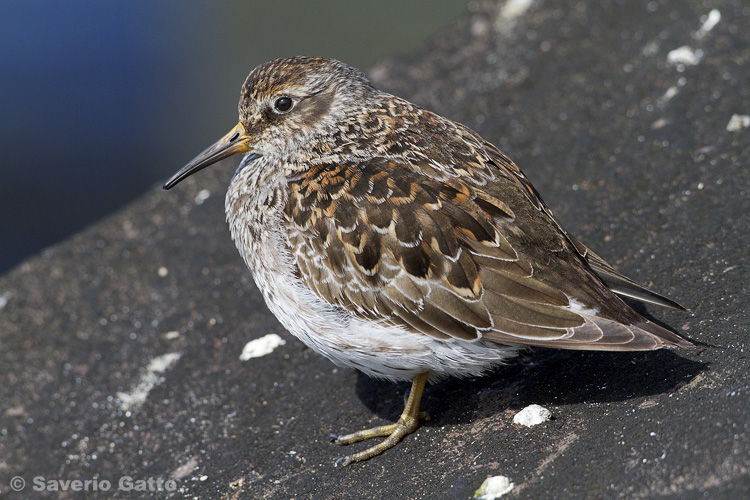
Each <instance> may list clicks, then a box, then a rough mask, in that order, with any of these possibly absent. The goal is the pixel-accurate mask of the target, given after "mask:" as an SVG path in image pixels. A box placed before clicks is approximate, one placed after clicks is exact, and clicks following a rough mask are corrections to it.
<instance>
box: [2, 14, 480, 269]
mask: <svg viewBox="0 0 750 500" xmlns="http://www.w3.org/2000/svg"><path fill="white" fill-rule="evenodd" d="M466 6H467V2H465V1H435V0H412V1H410V2H403V1H396V0H385V1H378V2H353V1H343V0H341V1H330V0H320V1H317V2H309V1H303V0H296V1H291V0H290V1H276V2H261V1H248V2H199V1H194V0H187V1H176V0H173V1H144V0H131V1H128V2H114V1H70V2H60V1H53V0H46V1H33V0H26V1H16V0H3V1H2V2H0V131H1V133H0V214H1V215H0V274H2V273H3V272H5V271H7V270H8V269H10V268H11V267H12V266H14V265H16V264H17V263H19V262H20V261H21V260H22V259H23V258H25V257H27V256H29V255H32V254H34V253H36V252H38V251H39V250H40V249H42V248H43V247H45V246H48V245H50V244H52V243H54V242H56V241H59V240H60V239H62V238H64V237H65V236H67V235H70V234H72V233H74V232H77V231H79V230H80V229H82V228H83V227H85V226H86V225H88V224H90V223H92V222H94V221H96V220H98V219H100V218H102V217H103V216H105V215H107V214H108V213H110V212H112V211H114V210H116V209H117V208H118V207H120V206H122V205H123V204H126V203H127V202H129V201H130V200H132V199H133V198H134V197H136V196H138V195H139V194H141V193H143V192H145V191H146V190H148V189H149V188H151V187H152V186H153V185H155V184H156V183H160V182H162V181H163V180H165V179H166V178H167V177H169V176H170V175H171V174H172V173H174V172H175V171H176V170H177V169H178V168H179V167H181V166H182V165H183V164H184V163H185V162H187V161H188V160H190V159H191V158H192V157H193V156H194V155H195V154H197V153H198V152H200V151H201V150H202V149H203V148H204V147H205V146H207V145H209V144H210V143H212V142H213V141H214V140H216V139H217V138H218V137H220V136H221V135H223V134H224V133H226V131H227V130H228V129H229V128H230V127H232V126H233V125H234V124H235V122H236V120H237V100H238V98H239V89H240V86H241V85H242V83H243V82H244V79H245V77H246V76H247V74H248V73H249V72H250V70H251V69H252V68H254V67H255V66H256V65H258V64H260V63H262V62H265V61H267V60H269V59H272V58H274V57H278V56H287V55H297V54H305V55H320V56H327V57H335V58H337V59H341V60H343V61H345V62H347V63H349V64H351V65H353V66H357V67H359V68H360V69H363V70H366V69H367V68H368V67H369V66H370V65H372V64H374V63H375V62H377V61H378V60H380V59H382V58H383V57H385V56H387V55H390V54H394V53H400V52H408V51H410V50H412V49H414V48H415V47H417V46H418V45H419V44H420V43H422V42H423V41H424V40H425V39H426V38H427V37H429V36H430V35H431V34H432V33H434V32H435V31H436V30H438V29H439V28H440V27H441V26H444V25H445V24H448V23H449V22H450V21H451V20H453V19H455V18H457V17H458V16H459V15H460V14H461V13H462V12H463V11H464V10H465V9H466Z"/></svg>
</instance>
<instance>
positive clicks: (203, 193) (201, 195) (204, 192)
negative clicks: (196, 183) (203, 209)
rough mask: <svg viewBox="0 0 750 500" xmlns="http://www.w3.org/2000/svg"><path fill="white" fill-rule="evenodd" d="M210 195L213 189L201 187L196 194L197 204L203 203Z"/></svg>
mask: <svg viewBox="0 0 750 500" xmlns="http://www.w3.org/2000/svg"><path fill="white" fill-rule="evenodd" d="M209 196H211V191H209V190H208V189H201V190H200V191H198V194H197V195H195V204H196V205H202V204H203V202H204V201H206V200H207V199H208V198H209Z"/></svg>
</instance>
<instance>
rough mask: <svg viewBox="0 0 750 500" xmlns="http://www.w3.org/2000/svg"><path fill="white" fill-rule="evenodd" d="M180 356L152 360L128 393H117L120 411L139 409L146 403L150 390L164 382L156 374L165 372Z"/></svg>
mask: <svg viewBox="0 0 750 500" xmlns="http://www.w3.org/2000/svg"><path fill="white" fill-rule="evenodd" d="M180 356H182V354H180V353H179V352H170V353H167V354H163V355H161V356H158V357H156V358H154V359H152V360H151V361H150V362H149V363H148V366H147V367H146V371H145V373H143V375H141V378H140V380H138V383H137V384H136V385H135V387H133V388H132V389H131V390H130V391H129V392H118V393H117V394H116V396H117V399H118V400H119V402H120V409H121V410H123V411H128V410H137V409H138V408H140V407H141V405H143V403H145V402H146V398H147V397H148V394H149V393H150V392H151V390H152V389H153V388H154V387H156V386H157V385H158V384H161V383H162V382H164V377H160V376H159V375H158V374H159V373H163V372H165V371H167V369H168V368H169V367H170V366H172V365H173V364H175V363H176V362H177V360H178V359H180Z"/></svg>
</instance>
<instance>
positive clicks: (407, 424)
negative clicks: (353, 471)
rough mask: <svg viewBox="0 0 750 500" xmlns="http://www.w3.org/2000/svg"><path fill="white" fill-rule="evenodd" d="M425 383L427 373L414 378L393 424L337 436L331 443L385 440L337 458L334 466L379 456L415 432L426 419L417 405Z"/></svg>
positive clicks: (342, 443)
mask: <svg viewBox="0 0 750 500" xmlns="http://www.w3.org/2000/svg"><path fill="white" fill-rule="evenodd" d="M426 383H427V372H425V373H420V374H419V375H417V376H416V377H414V380H413V381H412V383H411V390H410V391H409V399H407V400H406V406H405V407H404V412H403V413H402V414H401V417H400V418H399V419H398V422H396V423H395V424H390V425H381V426H380V427H373V428H371V429H364V430H361V431H359V432H354V433H352V434H346V435H343V436H337V437H336V438H335V439H334V441H333V442H334V443H336V444H338V445H344V444H352V443H357V442H359V441H364V440H365V439H370V438H374V437H386V439H385V440H384V441H383V442H381V443H378V444H376V445H375V446H372V447H371V448H367V449H366V450H365V451H360V452H359V453H354V454H352V455H347V456H345V457H341V458H339V459H338V460H336V465H339V464H340V465H343V466H347V465H349V464H352V463H354V462H361V461H362V460H367V459H368V458H372V457H374V456H375V455H380V454H381V453H383V452H384V451H385V450H387V449H389V448H393V447H394V446H395V445H396V443H398V442H399V441H401V438H403V437H404V436H406V435H407V434H410V433H412V432H414V431H415V430H417V427H419V419H421V418H427V415H426V414H424V413H422V412H420V411H419V404H420V402H421V401H422V392H424V386H425V384H426Z"/></svg>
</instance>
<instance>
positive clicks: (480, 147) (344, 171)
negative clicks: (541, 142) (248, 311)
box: [164, 56, 693, 465]
mask: <svg viewBox="0 0 750 500" xmlns="http://www.w3.org/2000/svg"><path fill="white" fill-rule="evenodd" d="M238 109H239V123H238V124H237V125H236V126H235V127H234V128H233V129H232V130H231V131H230V132H229V133H228V134H226V135H225V136H224V137H222V138H221V139H219V140H218V141H217V142H216V143H214V144H213V145H212V146H210V147H209V148H207V149H206V150H205V151H203V152H202V153H200V154H199V155H198V156H197V157H196V158H195V159H193V160H192V161H190V162H189V163H188V164H186V165H185V166H184V167H183V168H181V169H180V170H179V171H178V172H177V173H175V174H174V176H172V177H171V178H170V179H169V180H168V181H167V182H166V183H165V184H164V189H170V188H172V187H174V186H175V185H176V184H177V183H179V182H180V181H182V180H183V179H185V178H186V177H188V176H190V175H192V174H194V173H196V172H198V171H199V170H201V169H203V168H205V167H207V166H209V165H211V164H214V163H216V162H218V161H220V160H222V159H224V158H227V157H229V156H232V155H235V154H244V158H243V159H242V161H241V162H240V164H239V167H238V168H237V170H236V172H235V173H234V176H233V177H232V180H231V182H230V184H229V187H228V189H227V193H226V199H225V208H226V218H227V222H228V224H229V228H230V232H231V236H232V239H233V240H234V242H235V244H236V246H237V249H238V251H239V253H240V255H241V256H242V258H243V259H244V261H245V263H246V264H247V267H248V268H249V269H250V271H251V272H252V274H253V277H254V280H255V283H256V285H257V287H258V289H259V290H260V292H261V294H262V295H263V298H264V299H265V302H266V304H267V306H268V308H269V309H270V311H271V312H272V313H273V314H274V315H275V316H276V318H277V319H278V320H279V322H280V323H281V325H282V326H283V327H285V328H286V329H287V330H288V331H289V332H290V333H291V334H293V335H294V336H295V337H297V338H298V339H300V340H301V341H302V342H304V343H305V344H306V345H307V346H309V347H310V348H312V349H313V350H314V351H316V352H318V353H319V354H322V355H323V356H325V357H326V358H328V359H329V360H331V361H332V362H333V363H335V364H336V365H339V366H344V367H350V368H355V369H357V370H360V371H361V372H363V373H365V374H367V375H369V376H371V377H375V378H380V379H388V380H391V381H411V382H412V384H411V389H410V392H409V395H408V398H407V399H406V401H405V408H404V411H403V413H402V414H401V416H400V418H399V420H398V421H397V422H396V423H393V424H388V425H383V426H378V427H374V428H371V429H365V430H361V431H357V432H353V433H350V434H344V435H334V436H333V441H334V442H335V443H336V444H339V445H347V444H351V443H355V442H359V441H363V440H369V439H371V438H376V437H382V438H384V439H383V440H381V441H380V442H378V443H377V444H375V445H373V446H371V447H369V448H367V449H365V450H364V451H360V452H357V453H352V454H350V455H346V456H344V457H341V458H340V459H339V460H338V461H337V463H336V464H337V465H339V464H340V465H349V464H352V463H355V462H360V461H363V460H367V459H370V458H372V457H374V456H376V455H379V454H380V453H382V452H384V451H385V450H388V449H389V448H392V447H393V446H394V445H396V444H397V443H398V442H399V441H400V440H401V439H402V438H403V437H404V436H406V435H408V434H409V433H411V432H414V431H415V430H416V429H417V428H418V426H419V423H420V420H422V419H424V418H425V417H426V415H425V414H424V413H423V412H421V411H420V403H421V399H422V394H423V391H424V388H425V385H426V383H427V382H428V381H429V382H430V383H432V382H435V381H438V380H441V379H443V378H446V377H469V376H478V375H482V374H484V373H486V372H488V371H489V370H491V369H493V368H495V367H497V366H498V365H501V364H503V363H506V362H507V361H508V360H509V359H511V358H512V357H513V356H515V355H516V354H517V353H518V352H519V351H520V350H522V349H525V348H528V347H532V346H543V347H548V348H559V349H577V350H595V351H648V350H653V349H659V348H675V347H688V346H692V345H693V344H692V343H691V342H690V341H688V340H686V339H683V338H682V337H681V336H679V335H677V334H675V333H673V332H672V331H670V330H668V329H666V328H663V327H661V326H659V325H657V324H655V323H653V322H652V321H649V320H648V319H646V318H644V317H643V316H642V315H640V314H639V313H637V312H636V311H635V310H634V309H633V308H632V307H631V306H630V305H629V304H628V303H626V302H625V301H624V300H623V297H625V298H629V299H633V300H635V301H639V302H643V303H648V304H655V305H658V306H664V307H667V308H672V309H677V310H681V311H686V309H685V308H684V307H682V306H681V305H679V304H678V303H677V302H675V301H673V300H671V299H669V298H667V297H665V296H662V295H659V294H657V293H656V292H653V291H651V290H649V289H647V288H645V287H643V286H641V285H639V284H638V283H636V282H635V281H633V280H631V279H630V278H627V277H625V276H624V275H622V274H621V273H620V272H618V271H617V270H615V268H614V267H613V266H611V265H609V264H608V263H607V262H606V261H605V260H604V259H602V258H601V257H599V256H598V255H597V254H595V253H594V252H593V251H591V250H590V249H589V248H588V247H587V246H585V245H584V244H583V243H581V242H580V241H579V240H577V239H576V238H575V237H573V236H572V235H571V234H569V233H568V232H567V231H566V230H565V229H563V227H562V226H561V225H560V223H559V222H558V221H557V220H556V219H555V217H554V216H553V214H552V212H551V210H550V209H549V208H548V207H547V205H546V204H545V203H544V202H543V201H542V198H541V197H540V195H539V193H538V192H537V190H536V189H535V188H534V186H532V184H531V182H530V181H529V180H528V179H527V177H526V176H525V175H524V174H523V173H522V172H521V170H520V169H519V168H518V166H516V164H515V163H514V162H513V161H512V160H511V159H510V158H508V157H507V156H506V155H505V154H503V153H502V152H501V151H500V150H499V149H498V148H497V147H496V146H494V145H493V144H491V143H490V142H489V141H487V140H485V139H483V138H482V137H481V136H480V135H479V134H478V133H476V132H474V131H473V130H471V129H470V128H468V127H466V126H464V125H462V124H459V123H457V122H454V121H451V120H449V119H447V118H444V117H442V116H439V115H437V114H435V113H432V112H430V111H428V110H426V109H423V108H421V107H419V106H417V105H415V104H412V103H411V102H409V101H407V100H405V99H402V98H399V97H396V96H394V95H391V94H388V93H386V92H383V91H381V90H378V89H376V88H375V87H374V86H373V85H372V84H371V83H370V81H369V80H368V78H367V77H366V76H365V74H364V73H362V72H361V71H359V70H357V69H355V68H353V67H351V66H349V65H347V64H345V63H343V62H340V61H338V60H335V59H329V58H322V57H306V56H296V57H283V58H277V59H274V60H272V61H270V62H267V63H264V64H261V65H259V66H258V67H256V68H255V69H254V70H252V72H251V73H250V74H249V76H248V77H247V79H246V81H245V83H244V85H243V86H242V89H241V93H240V101H239V106H238Z"/></svg>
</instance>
